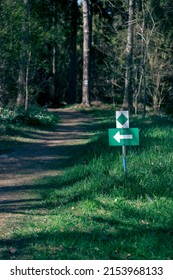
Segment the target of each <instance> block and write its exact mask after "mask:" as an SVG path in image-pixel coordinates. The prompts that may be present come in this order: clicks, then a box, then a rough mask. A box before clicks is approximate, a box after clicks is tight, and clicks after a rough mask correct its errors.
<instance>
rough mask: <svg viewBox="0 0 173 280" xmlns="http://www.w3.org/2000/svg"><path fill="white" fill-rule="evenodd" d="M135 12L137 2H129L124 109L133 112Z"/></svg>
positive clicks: (130, 0) (131, 0) (133, 0)
mask: <svg viewBox="0 0 173 280" xmlns="http://www.w3.org/2000/svg"><path fill="white" fill-rule="evenodd" d="M134 10H135V0H129V18H128V31H127V47H126V49H127V50H126V72H125V89H124V100H123V108H125V109H129V110H131V109H132V107H133V92H132V80H133V35H134Z"/></svg>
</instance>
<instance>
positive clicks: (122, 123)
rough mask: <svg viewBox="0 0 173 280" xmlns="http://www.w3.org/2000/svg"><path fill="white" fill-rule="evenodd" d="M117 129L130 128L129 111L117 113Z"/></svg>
mask: <svg viewBox="0 0 173 280" xmlns="http://www.w3.org/2000/svg"><path fill="white" fill-rule="evenodd" d="M116 127H117V128H129V111H116Z"/></svg>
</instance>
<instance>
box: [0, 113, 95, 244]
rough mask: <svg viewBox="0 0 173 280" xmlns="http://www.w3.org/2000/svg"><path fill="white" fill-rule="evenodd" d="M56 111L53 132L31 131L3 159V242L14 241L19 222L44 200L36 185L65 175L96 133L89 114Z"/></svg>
mask: <svg viewBox="0 0 173 280" xmlns="http://www.w3.org/2000/svg"><path fill="white" fill-rule="evenodd" d="M52 111H55V113H57V114H58V115H59V117H60V123H59V124H58V125H57V127H56V128H55V129H54V130H53V131H50V130H47V131H45V130H38V131H36V130H35V131H29V130H28V134H27V138H26V139H27V141H26V139H24V140H25V141H24V142H22V141H21V144H19V145H17V148H14V149H13V151H12V152H10V153H9V154H5V155H1V156H0V239H3V240H4V239H8V238H10V237H11V236H12V234H13V230H14V229H15V223H17V221H19V222H20V220H21V219H23V216H24V214H25V212H27V211H28V210H29V209H32V207H33V205H35V204H36V203H39V201H40V200H41V197H40V196H39V192H38V191H37V192H35V191H34V190H35V189H34V188H35V184H34V182H36V181H38V180H39V179H42V180H44V178H47V177H50V176H55V175H57V174H58V172H62V170H63V168H65V167H66V165H67V163H68V164H69V162H71V163H72V162H73V158H74V157H75V155H76V153H78V150H79V147H80V146H81V145H82V144H85V143H87V142H88V141H89V139H90V138H91V136H92V135H93V134H94V131H93V128H92V126H91V123H92V118H91V116H90V115H89V114H88V113H87V114H85V113H81V112H76V111H70V110H66V109H58V110H52Z"/></svg>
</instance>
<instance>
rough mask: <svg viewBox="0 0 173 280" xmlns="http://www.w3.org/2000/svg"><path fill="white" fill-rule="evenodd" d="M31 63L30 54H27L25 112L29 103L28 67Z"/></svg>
mask: <svg viewBox="0 0 173 280" xmlns="http://www.w3.org/2000/svg"><path fill="white" fill-rule="evenodd" d="M30 61H31V52H28V61H27V67H26V81H25V110H27V109H28V103H29V66H30Z"/></svg>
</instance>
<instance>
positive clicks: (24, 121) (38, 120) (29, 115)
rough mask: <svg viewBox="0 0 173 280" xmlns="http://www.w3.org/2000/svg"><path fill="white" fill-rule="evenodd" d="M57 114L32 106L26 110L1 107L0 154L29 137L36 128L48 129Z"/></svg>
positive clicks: (56, 118) (54, 122)
mask: <svg viewBox="0 0 173 280" xmlns="http://www.w3.org/2000/svg"><path fill="white" fill-rule="evenodd" d="M58 121H59V119H58V116H57V115H55V114H53V113H51V112H48V111H47V110H45V109H43V108H40V107H37V106H32V107H29V108H28V109H27V110H24V109H22V108H17V109H16V110H10V109H2V110H1V112H0V133H1V134H0V154H5V153H8V152H10V151H11V150H12V149H13V148H14V147H16V145H17V142H18V141H19V142H21V141H20V139H21V138H22V139H24V138H25V139H29V138H30V136H29V135H30V133H32V132H33V131H35V130H38V129H47V130H48V129H49V128H52V127H53V126H54V125H56V124H57V123H58Z"/></svg>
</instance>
